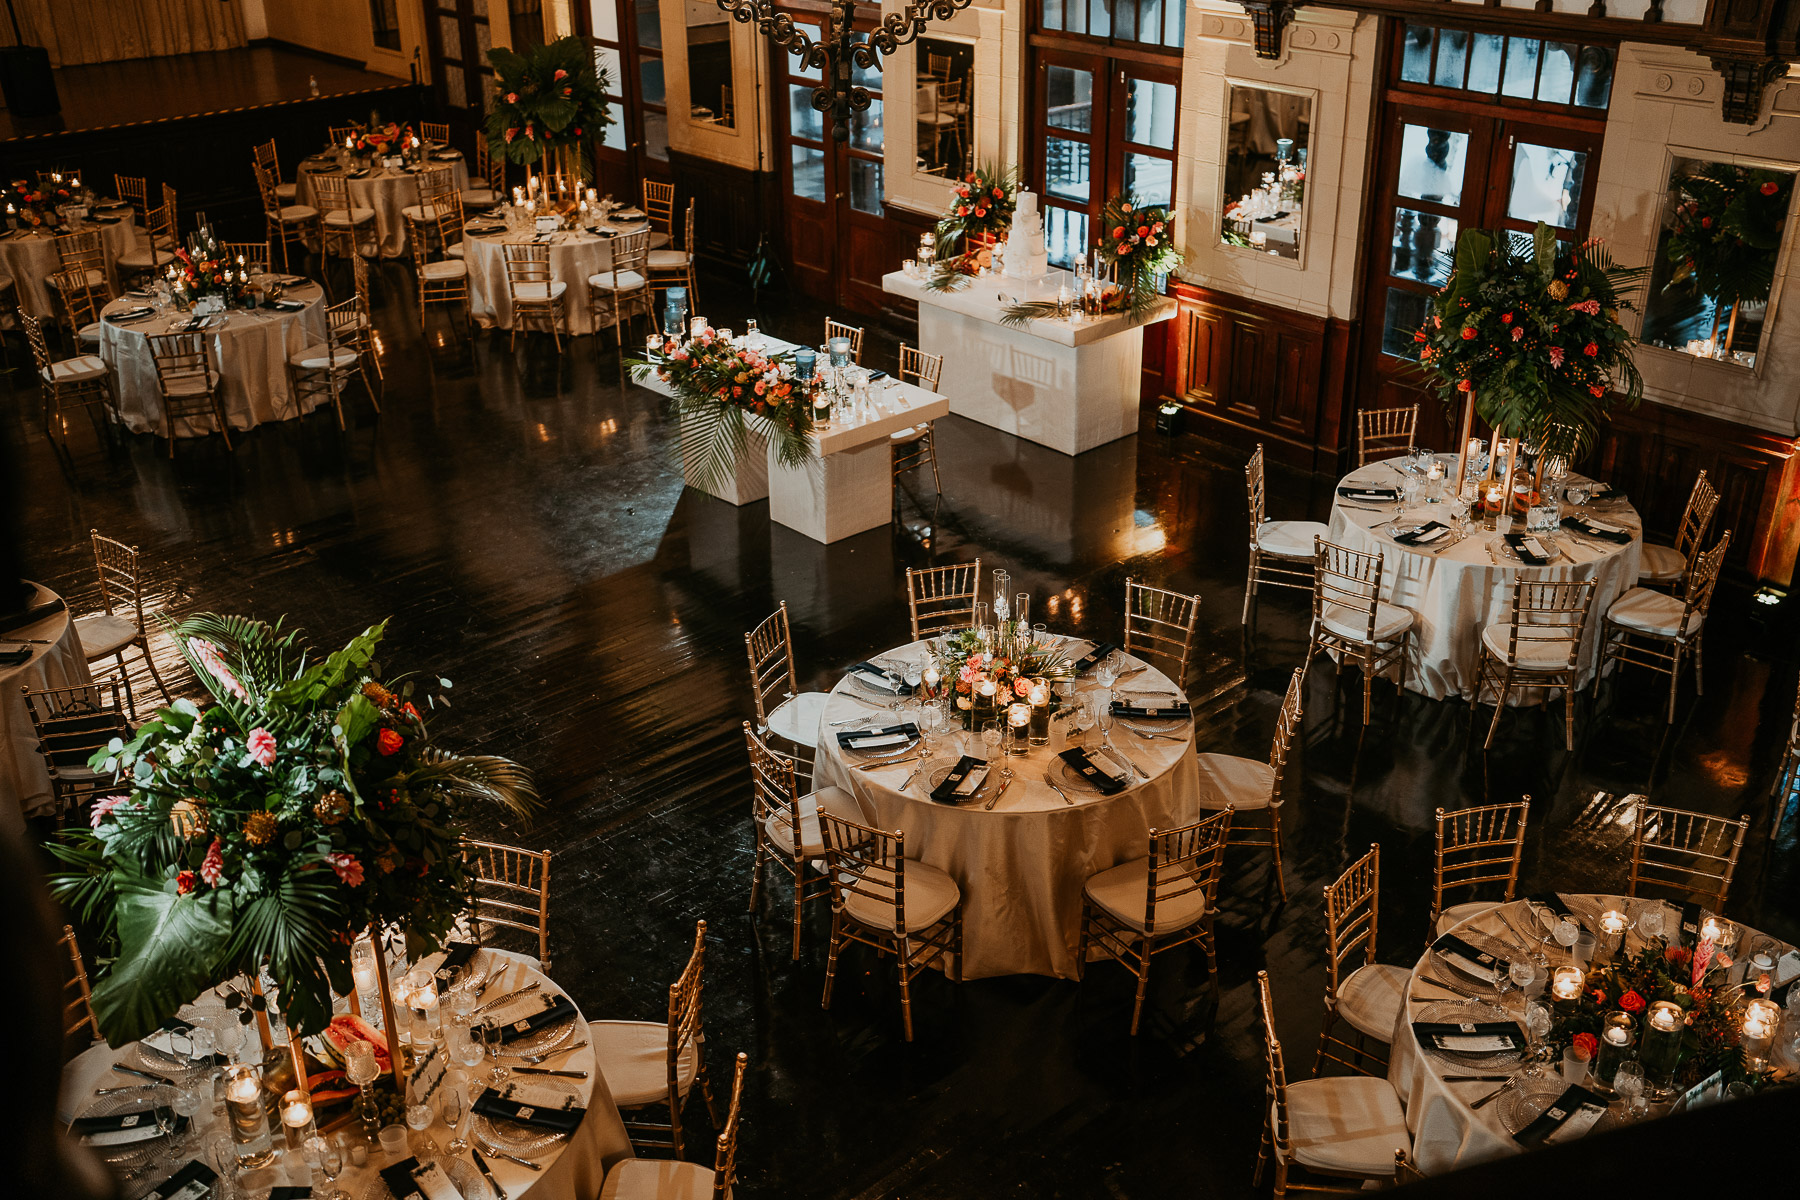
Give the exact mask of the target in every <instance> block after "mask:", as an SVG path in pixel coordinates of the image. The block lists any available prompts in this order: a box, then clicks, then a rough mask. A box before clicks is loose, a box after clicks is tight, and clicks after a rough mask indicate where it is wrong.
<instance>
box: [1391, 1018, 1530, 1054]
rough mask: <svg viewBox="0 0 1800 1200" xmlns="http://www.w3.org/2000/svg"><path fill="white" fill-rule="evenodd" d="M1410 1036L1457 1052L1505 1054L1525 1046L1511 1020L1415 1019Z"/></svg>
mask: <svg viewBox="0 0 1800 1200" xmlns="http://www.w3.org/2000/svg"><path fill="white" fill-rule="evenodd" d="M1413 1037H1415V1038H1417V1039H1418V1042H1419V1045H1421V1046H1423V1047H1424V1048H1425V1049H1427V1050H1448V1051H1451V1052H1453V1053H1456V1054H1504V1053H1506V1052H1508V1051H1512V1050H1523V1049H1524V1048H1525V1035H1524V1034H1523V1033H1521V1032H1520V1031H1519V1026H1518V1023H1517V1022H1514V1021H1460V1022H1458V1021H1414V1022H1413Z"/></svg>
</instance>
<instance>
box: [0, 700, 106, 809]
mask: <svg viewBox="0 0 1800 1200" xmlns="http://www.w3.org/2000/svg"><path fill="white" fill-rule="evenodd" d="M20 690H21V691H22V692H23V693H24V697H25V711H26V712H27V713H28V714H29V715H30V717H31V728H32V733H33V735H34V736H35V737H36V739H37V747H38V753H39V754H41V755H43V758H44V768H45V770H46V771H47V772H48V773H49V775H50V791H51V794H52V795H53V796H54V797H55V798H56V810H57V813H58V814H59V815H62V816H66V815H68V814H69V813H73V812H75V811H77V810H78V809H80V808H82V807H83V806H85V805H88V804H91V803H92V802H93V801H94V800H96V799H98V798H99V797H100V796H102V795H106V794H108V793H110V792H115V791H117V790H118V789H119V784H118V781H117V780H116V779H114V778H113V776H112V773H111V772H101V771H96V770H94V769H93V768H92V767H91V766H89V765H88V760H89V759H90V758H92V757H93V755H94V752H95V751H97V750H104V749H105V748H106V747H107V745H108V744H110V743H111V741H112V740H113V739H114V738H120V739H122V740H124V741H130V740H131V737H132V729H131V721H130V720H129V719H128V718H127V716H126V714H127V712H128V711H129V706H128V704H127V703H126V702H125V701H124V700H123V699H122V697H125V696H129V695H130V693H131V687H130V684H129V683H128V682H127V681H126V680H125V678H124V676H123V673H122V672H121V673H119V674H112V675H102V676H101V677H100V678H98V679H96V680H94V681H93V682H92V683H83V684H77V685H75V686H74V687H64V688H45V689H43V690H42V691H33V690H32V689H30V688H21V689H20Z"/></svg>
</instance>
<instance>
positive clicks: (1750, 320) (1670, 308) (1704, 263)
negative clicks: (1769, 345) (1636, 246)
mask: <svg viewBox="0 0 1800 1200" xmlns="http://www.w3.org/2000/svg"><path fill="white" fill-rule="evenodd" d="M1793 196H1794V172H1792V171H1787V170H1778V169H1775V168H1771V167H1747V166H1738V165H1736V164H1734V163H1716V162H1703V161H1700V160H1698V159H1691V158H1678V159H1676V160H1675V163H1674V167H1673V168H1672V169H1671V171H1670V172H1669V186H1668V188H1667V190H1666V191H1665V193H1664V196H1663V208H1662V225H1661V228H1660V229H1659V230H1658V231H1657V239H1656V259H1655V261H1654V262H1653V263H1652V264H1651V272H1650V288H1649V294H1648V295H1647V296H1646V297H1645V301H1644V333H1643V339H1642V340H1643V341H1645V342H1646V343H1648V344H1650V345H1652V346H1661V347H1662V348H1663V349H1665V350H1676V351H1680V352H1681V353H1683V354H1691V355H1693V356H1694V357H1696V358H1710V359H1714V360H1715V361H1718V362H1727V363H1733V364H1735V365H1737V366H1741V367H1752V368H1754V367H1755V366H1756V358H1757V354H1758V352H1759V350H1760V348H1761V346H1762V337H1763V324H1764V321H1765V319H1766V318H1767V316H1768V312H1769V301H1770V293H1771V291H1772V290H1773V288H1774V284H1775V272H1776V269H1777V268H1778V267H1779V265H1780V262H1781V241H1782V234H1783V232H1784V230H1785V229H1786V227H1787V221H1788V207H1789V203H1790V202H1791V201H1792V200H1793Z"/></svg>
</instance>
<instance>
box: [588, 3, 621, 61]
mask: <svg viewBox="0 0 1800 1200" xmlns="http://www.w3.org/2000/svg"><path fill="white" fill-rule="evenodd" d="M588 15H589V16H590V17H592V18H593V26H594V36H595V37H597V38H599V39H600V40H601V41H603V42H616V41H618V40H619V4H618V0H588ZM615 78H616V76H615Z"/></svg>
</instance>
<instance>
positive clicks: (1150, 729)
mask: <svg viewBox="0 0 1800 1200" xmlns="http://www.w3.org/2000/svg"><path fill="white" fill-rule="evenodd" d="M1113 721H1114V722H1116V723H1117V724H1120V725H1123V726H1124V727H1125V728H1127V729H1135V730H1137V731H1138V732H1139V733H1174V732H1175V731H1176V730H1177V729H1180V728H1181V727H1182V726H1184V725H1186V724H1187V723H1188V718H1187V717H1119V716H1115V717H1114V718H1113Z"/></svg>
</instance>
